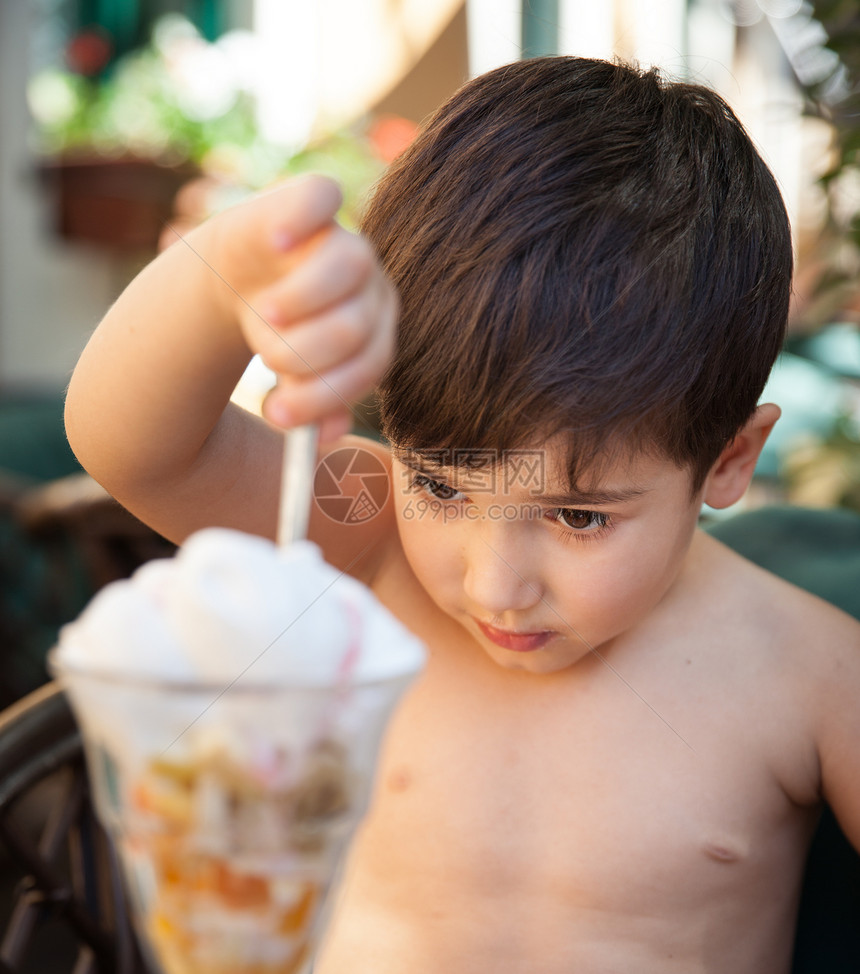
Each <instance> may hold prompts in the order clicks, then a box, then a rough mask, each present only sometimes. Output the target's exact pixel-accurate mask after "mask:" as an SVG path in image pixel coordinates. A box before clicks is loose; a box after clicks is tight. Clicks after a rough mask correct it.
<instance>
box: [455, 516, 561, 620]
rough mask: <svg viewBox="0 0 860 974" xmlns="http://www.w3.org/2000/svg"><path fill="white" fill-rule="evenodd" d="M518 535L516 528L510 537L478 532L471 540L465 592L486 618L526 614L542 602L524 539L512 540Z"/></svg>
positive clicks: (510, 533) (491, 531)
mask: <svg viewBox="0 0 860 974" xmlns="http://www.w3.org/2000/svg"><path fill="white" fill-rule="evenodd" d="M515 534H516V532H515V530H514V529H513V528H511V529H510V531H509V532H508V533H507V534H506V532H505V531H504V530H501V531H498V530H488V531H481V530H475V531H474V532H473V534H472V537H471V538H470V539H469V545H468V548H467V551H466V571H465V575H464V578H463V589H464V592H465V594H466V596H467V597H468V598H469V600H470V601H471V602H472V604H473V605H474V606H476V607H479V608H480V609H482V610H483V611H484V613H486V614H487V615H491V616H494V617H500V616H504V615H505V614H506V613H511V612H523V611H524V610H526V609H530V608H532V607H533V606H535V605H537V604H538V603H539V602H540V601H541V599H542V598H543V589H542V586H541V585H540V582H539V577H538V572H537V571H535V566H534V565H533V560H532V558H531V557H530V556H529V554H528V550H527V546H525V545H524V543H523V542H524V540H525V539H518V538H516V537H515V536H512V535H515Z"/></svg>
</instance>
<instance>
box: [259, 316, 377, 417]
mask: <svg viewBox="0 0 860 974" xmlns="http://www.w3.org/2000/svg"><path fill="white" fill-rule="evenodd" d="M392 344H393V341H392V339H390V338H389V336H388V334H387V333H386V332H383V331H380V332H379V333H377V334H376V335H375V336H374V340H373V342H372V343H371V345H370V346H369V347H368V348H367V349H366V351H365V352H364V353H363V354H362V355H361V356H359V357H357V358H353V359H350V360H349V361H347V362H345V363H343V364H342V365H339V366H337V367H336V368H334V369H331V370H329V371H328V372H324V373H321V374H320V375H319V376H318V377H314V378H312V379H304V380H297V379H292V378H281V379H280V381H279V382H278V386H277V388H276V389H274V390H273V391H272V392H271V394H270V395H269V397H268V398H267V400H266V403H265V407H264V411H263V415H264V416H266V418H267V419H269V420H270V421H271V422H273V423H275V424H276V425H278V426H299V425H302V424H303V423H317V422H320V420H321V419H322V418H323V417H325V416H328V415H331V414H335V413H338V412H342V411H343V410H344V409H349V408H350V405H349V404H350V403H352V402H355V401H356V400H358V399H360V398H361V397H362V396H363V395H365V393H367V392H369V391H370V390H371V389H372V388H373V386H374V385H375V384H376V383H377V382H378V380H379V379H380V378H381V376H382V374H383V372H384V371H385V369H386V367H387V366H388V363H389V361H390V360H391V348H392Z"/></svg>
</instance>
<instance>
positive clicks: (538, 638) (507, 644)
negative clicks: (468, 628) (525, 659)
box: [475, 619, 558, 653]
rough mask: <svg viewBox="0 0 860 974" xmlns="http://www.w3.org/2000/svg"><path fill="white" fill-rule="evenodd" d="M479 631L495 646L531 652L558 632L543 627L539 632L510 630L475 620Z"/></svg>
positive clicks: (543, 644)
mask: <svg viewBox="0 0 860 974" xmlns="http://www.w3.org/2000/svg"><path fill="white" fill-rule="evenodd" d="M475 622H476V623H477V626H478V628H479V629H480V630H481V632H482V633H483V634H484V635H485V636H486V637H487V639H489V640H490V642H493V643H495V644H496V645H497V646H501V647H502V648H503V649H510V650H513V651H514V652H515V653H532V652H534V651H535V650H536V649H541V648H542V647H544V646H546V644H547V643H548V642H549V641H550V640H551V639H554V638H555V637H556V636H557V635H558V633H557V632H556V631H555V630H553V629H544V630H542V631H540V632H511V631H510V630H508V629H496V627H495V626H488V625H487V623H485V622H480V621H479V620H478V619H476V620H475Z"/></svg>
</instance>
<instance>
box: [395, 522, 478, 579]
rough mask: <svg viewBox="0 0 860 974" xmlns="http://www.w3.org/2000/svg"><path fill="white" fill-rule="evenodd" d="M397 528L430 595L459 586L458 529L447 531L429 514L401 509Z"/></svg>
mask: <svg viewBox="0 0 860 974" xmlns="http://www.w3.org/2000/svg"><path fill="white" fill-rule="evenodd" d="M397 528H398V531H399V533H400V543H401V545H402V546H403V553H404V554H405V555H406V560H407V561H408V562H409V565H410V567H411V568H412V571H413V572H414V573H415V577H416V578H417V579H418V581H419V582H420V583H421V584H422V585H423V586H424V588H425V589H426V590H427V591H428V593H429V594H430V595H431V597H434V598H435V597H436V595H437V594H440V593H442V592H444V591H446V590H448V589H453V588H454V587H456V585H457V583H458V581H459V579H460V576H461V574H462V572H461V569H460V561H461V559H460V558H459V556H458V553H457V552H458V547H457V543H456V541H455V540H454V538H453V535H454V533H455V532H453V531H451V530H448V531H446V530H445V527H444V525H442V526H440V525H438V524H436V523H434V521H433V519H432V518H430V517H429V516H425V517H409V516H406V517H404V516H403V513H402V511H398V517H397Z"/></svg>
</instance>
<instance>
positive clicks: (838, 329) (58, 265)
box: [0, 0, 860, 704]
mask: <svg viewBox="0 0 860 974" xmlns="http://www.w3.org/2000/svg"><path fill="white" fill-rule="evenodd" d="M554 53H564V54H579V55H589V56H597V57H607V58H611V57H613V56H620V57H623V58H628V59H635V60H637V61H639V62H640V63H641V64H643V65H650V64H657V65H660V66H661V67H662V68H663V70H664V72H665V73H666V74H667V75H669V76H671V77H674V78H680V79H688V80H692V81H696V82H701V83H705V84H708V85H710V86H712V87H714V88H716V89H717V90H718V91H719V92H720V93H721V94H722V95H723V96H724V97H725V98H726V99H727V101H728V102H729V103H730V104H731V105H732V106H733V108H734V109H735V111H736V112H737V114H738V115H739V117H740V118H741V120H742V121H743V122H744V124H745V125H746V126H747V128H748V130H749V132H750V133H751V135H752V137H753V138H754V140H755V141H756V143H757V144H758V146H759V148H760V150H761V152H762V154H763V155H764V157H765V159H766V160H767V161H768V163H769V164H770V166H771V167H772V169H773V171H774V173H775V174H776V177H777V179H778V181H779V183H780V186H781V188H782V192H783V195H784V198H785V200H786V203H787V206H788V209H789V213H790V216H791V220H792V226H793V231H794V240H795V249H796V255H797V277H796V285H795V292H796V293H795V300H794V304H793V309H792V318H791V336H790V339H789V342H788V345H787V347H786V352H785V354H784V355H783V357H782V359H781V360H780V362H779V364H778V366H777V368H776V370H775V372H774V376H773V379H772V382H771V387H770V388H769V389H768V392H767V398H768V399H772V400H774V401H776V402H778V403H780V405H782V407H783V409H784V417H783V419H782V420H781V421H780V423H779V424H778V427H777V430H776V432H775V434H774V436H773V437H772V439H771V441H770V443H769V445H768V449H767V451H766V453H765V455H764V456H763V457H762V461H761V463H760V465H759V469H758V471H757V477H756V481H755V483H754V486H753V489H752V490H751V491H750V494H749V496H748V497H747V498H746V499H745V500H744V503H743V506H744V507H747V508H749V507H755V506H757V505H762V504H772V503H791V504H797V505H803V506H807V507H809V506H811V507H828V508H831V507H845V508H852V509H855V510H860V332H858V327H857V322H858V313H860V293H858V289H857V284H856V282H857V280H858V275H857V271H858V264H860V157H858V153H860V94H858V83H860V9H858V4H857V3H856V0H842V2H839V0H815V2H803V0H597V2H595V0H465V2H464V0H19V2H15V3H3V4H0V649H2V651H3V657H2V658H3V664H2V674H3V675H2V680H0V704H2V703H4V702H7V701H8V700H10V699H14V698H15V697H16V696H18V695H20V694H21V693H22V692H25V691H26V690H28V689H30V688H31V687H32V686H35V685H37V684H38V683H39V682H41V681H42V680H43V679H44V669H43V663H42V660H43V658H44V652H45V650H46V649H47V648H48V646H50V644H51V642H52V641H53V639H54V638H55V635H56V629H57V627H58V625H60V624H61V623H62V622H64V621H66V620H67V619H69V618H71V617H72V616H74V615H75V614H77V612H78V611H79V610H80V608H81V607H82V606H83V604H84V603H85V602H86V600H87V599H88V598H89V597H90V596H91V595H92V593H93V592H94V591H95V590H96V589H97V588H98V587H100V586H101V585H103V584H104V583H105V582H106V581H109V580H111V579H112V578H116V577H120V576H122V575H125V574H128V573H129V572H130V571H131V570H132V569H133V568H134V567H135V566H136V565H137V564H139V563H140V562H141V561H143V560H146V559H147V558H149V557H152V556H154V555H157V554H161V553H165V552H167V551H169V550H170V546H169V545H168V544H167V543H166V542H165V541H163V539H160V538H158V537H157V536H155V535H153V534H152V533H151V532H149V531H148V530H146V529H145V528H144V527H143V526H142V525H140V524H138V523H137V522H136V521H134V519H133V518H131V517H130V516H129V515H127V514H126V513H125V512H123V511H121V510H120V509H119V508H118V507H117V506H116V505H115V504H113V503H112V502H111V501H110V500H109V499H108V498H106V497H105V496H104V494H103V493H102V492H101V490H100V489H99V488H98V487H97V485H95V484H94V483H92V481H90V480H89V478H87V477H86V476H84V475H82V473H81V471H80V470H79V468H78V467H77V464H76V462H75V460H74V458H73V457H72V455H71V454H70V452H69V450H68V447H67V446H66V443H65V438H64V435H63V428H62V395H63V390H64V387H65V385H66V383H67V381H68V377H69V374H70V372H71V369H72V368H73V366H74V363H75V361H76V359H77V356H78V354H79V352H80V350H81V348H82V347H83V345H84V343H85V342H86V340H87V337H88V336H89V334H90V332H91V331H92V329H93V328H94V327H95V325H96V323H97V322H98V320H99V318H100V317H101V316H102V314H103V313H104V311H105V310H106V308H107V307H108V306H109V305H110V303H111V302H112V301H113V299H114V298H115V297H116V296H117V294H118V293H119V292H120V290H121V289H122V288H123V287H124V285H125V284H126V283H127V282H128V281H129V280H130V279H131V277H132V276H133V275H134V274H135V273H136V272H137V271H138V270H139V269H140V268H141V267H142V266H143V264H145V263H146V262H147V261H148V260H150V259H151V258H152V257H153V256H154V255H155V254H156V253H157V252H158V250H159V249H160V248H162V247H164V246H168V245H169V244H170V243H171V242H173V241H174V240H175V239H176V234H177V232H181V231H182V230H183V229H185V228H187V227H189V226H192V225H193V224H195V223H196V222H199V221H200V220H202V219H204V218H205V217H206V216H208V215H209V214H211V213H213V212H215V211H217V210H218V209H220V208H222V207H223V206H226V205H229V204H230V203H232V202H234V201H236V200H237V199H240V198H241V197H242V195H244V194H246V193H248V192H250V191H253V190H254V189H258V188H260V187H264V186H266V185H267V184H269V183H271V182H272V181H274V180H276V179H278V178H280V177H282V176H283V175H285V174H288V173H293V172H300V171H302V170H305V169H315V170H322V171H327V172H329V173H331V174H333V175H334V176H336V177H337V178H338V179H340V180H341V181H342V182H343V184H344V186H345V189H346V203H345V207H344V211H343V214H342V216H343V219H344V220H345V221H346V222H347V223H352V224H354V223H355V221H356V219H357V215H358V213H359V212H360V208H361V204H362V199H363V197H364V195H365V194H366V193H367V191H368V188H369V187H370V186H371V185H372V183H373V181H374V180H375V179H376V178H377V177H378V175H379V174H380V173H381V172H382V171H383V169H384V167H385V165H386V164H387V163H388V162H390V161H391V159H393V158H394V157H395V156H396V155H397V154H398V153H399V152H400V151H402V149H403V148H404V147H405V146H406V145H407V144H408V143H409V141H410V139H411V138H412V137H413V136H414V133H415V131H416V127H417V126H418V125H419V124H420V122H421V120H422V119H423V118H425V117H426V116H427V115H428V114H429V113H430V112H432V111H433V110H434V108H435V107H436V106H437V105H439V104H440V103H441V102H442V101H443V100H444V99H445V98H446V97H447V96H448V95H449V94H450V93H452V92H453V91H454V90H455V89H456V88H457V87H458V86H459V85H461V84H462V83H463V82H464V81H465V80H466V79H467V78H469V77H471V76H474V75H475V74H479V73H481V72H483V71H485V70H488V69H490V68H492V67H495V66H497V65H499V64H502V63H505V62H508V61H510V60H514V59H517V58H520V57H527V56H534V55H540V54H554ZM168 221H169V223H168ZM268 381H269V380H268V377H267V376H266V375H265V374H262V373H261V370H260V369H256V368H252V369H251V370H249V374H248V375H247V376H246V379H245V380H244V382H243V384H242V387H241V388H240V390H239V391H238V392H237V397H238V398H239V399H240V400H241V401H242V402H243V403H244V404H246V405H248V406H249V407H250V408H256V406H257V405H258V403H259V399H260V396H261V394H262V390H263V389H264V388H265V387H266V384H267V383H268ZM714 516H716V515H714Z"/></svg>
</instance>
